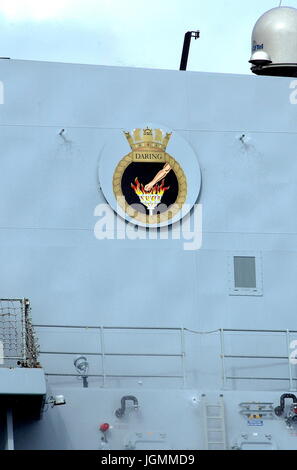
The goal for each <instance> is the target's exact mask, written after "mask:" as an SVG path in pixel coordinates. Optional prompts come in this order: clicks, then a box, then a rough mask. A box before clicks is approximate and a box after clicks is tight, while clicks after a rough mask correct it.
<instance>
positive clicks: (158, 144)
mask: <svg viewBox="0 0 297 470" xmlns="http://www.w3.org/2000/svg"><path fill="white" fill-rule="evenodd" d="M124 134H125V136H126V139H127V140H128V142H129V145H130V147H131V149H132V150H133V151H134V152H135V151H137V150H145V149H151V150H152V149H155V150H158V151H162V152H165V150H166V147H167V145H168V142H169V139H170V137H171V134H172V133H171V132H167V133H166V134H164V133H163V131H162V130H161V129H154V130H153V129H149V128H148V127H147V128H146V129H134V130H133V132H132V135H131V134H130V132H124Z"/></svg>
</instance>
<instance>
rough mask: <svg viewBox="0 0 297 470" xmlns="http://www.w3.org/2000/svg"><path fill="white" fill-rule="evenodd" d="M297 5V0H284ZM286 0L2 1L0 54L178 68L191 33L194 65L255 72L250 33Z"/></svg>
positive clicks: (213, 69)
mask: <svg viewBox="0 0 297 470" xmlns="http://www.w3.org/2000/svg"><path fill="white" fill-rule="evenodd" d="M283 4H285V5H288V6H294V7H297V0H290V1H287V2H283ZM278 5H279V0H260V1H259V0H249V1H243V0H205V1H203V0H0V56H4V57H11V58H14V59H27V60H30V59H31V60H46V61H57V62H75V63H84V64H86V63H89V64H103V65H121V66H135V67H149V68H166V69H178V68H179V63H180V57H181V51H182V45H183V37H184V33H185V32H186V31H189V30H197V29H200V31H201V39H199V40H197V41H195V40H192V45H191V51H190V56H189V62H188V70H201V71H208V72H224V73H250V71H249V64H248V60H249V58H250V37H251V32H252V29H253V26H254V24H255V22H256V21H257V19H258V18H259V16H261V14H262V13H264V12H265V11H266V10H269V9H270V8H274V7H276V6H278Z"/></svg>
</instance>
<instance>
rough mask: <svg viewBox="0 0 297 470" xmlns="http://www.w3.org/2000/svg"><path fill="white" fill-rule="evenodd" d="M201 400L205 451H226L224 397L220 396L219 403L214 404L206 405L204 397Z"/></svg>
mask: <svg viewBox="0 0 297 470" xmlns="http://www.w3.org/2000/svg"><path fill="white" fill-rule="evenodd" d="M202 398H203V409H204V430H205V444H206V449H207V450H226V449H227V442H226V427H225V406H224V396H223V395H220V397H219V402H218V403H216V404H210V403H208V402H207V399H206V395H202Z"/></svg>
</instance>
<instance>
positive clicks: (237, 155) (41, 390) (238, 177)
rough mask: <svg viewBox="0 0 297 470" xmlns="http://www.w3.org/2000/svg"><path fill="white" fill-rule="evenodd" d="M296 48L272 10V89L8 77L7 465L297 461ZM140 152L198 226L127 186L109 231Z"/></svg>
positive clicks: (141, 77) (2, 386)
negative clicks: (26, 461) (196, 452)
mask: <svg viewBox="0 0 297 470" xmlns="http://www.w3.org/2000/svg"><path fill="white" fill-rule="evenodd" d="M287 22H288V23H287ZM288 24H289V27H288V28H287V29H286V25H288ZM280 25H283V29H282V31H281V32H280V28H281V26H280ZM261 26H262V28H263V29H261ZM276 31H277V32H276ZM278 33H279V36H277V38H276V36H275V34H278ZM275 38H276V41H275ZM280 41H284V42H283V43H280ZM296 42H297V13H296V10H295V9H288V8H287V7H283V8H279V9H274V10H272V11H270V12H268V13H266V16H265V15H264V17H263V18H262V19H261V20H260V23H259V24H258V26H257V27H256V29H255V31H254V38H253V45H252V48H253V51H252V54H253V55H252V58H251V62H252V67H253V69H254V71H255V72H256V73H258V74H262V75H276V76H263V77H257V76H253V75H251V76H243V75H224V74H210V73H196V72H180V71H167V70H148V69H133V68H121V67H104V66H92V65H76V64H61V63H47V62H32V61H22V60H11V59H2V60H1V62H0V80H1V93H2V102H1V105H0V132H1V172H0V178H1V184H0V214H1V218H0V220H1V230H0V237H1V243H0V246H1V270H0V276H1V291H2V297H3V299H2V300H1V305H0V327H1V330H0V340H1V341H0V399H1V404H2V417H1V419H2V426H1V429H2V434H1V446H2V448H6V449H67V450H68V449H154V450H157V449H191V450H192V449H210V450H211V449H297V426H296V419H295V418H296V417H297V410H296V405H295V404H296V401H297V399H296V395H297V389H296V385H297V384H296V380H297V371H296V357H297V352H296V347H297V327H296V305H297V297H296V280H297V250H296V247H297V216H296V206H297V184H296V176H297V159H296V143H297V106H296V104H297V92H296V89H297V81H296V80H295V79H294V77H295V71H296V64H297V57H296V50H297V49H296V47H295V45H296ZM290 45H291V46H292V47H290ZM280 46H281V50H280V51H279V49H278V47H280ZM135 129H136V131H135ZM162 129H163V130H164V133H162V132H163V131H162ZM133 130H134V131H133ZM165 130H167V131H168V132H167V134H168V136H169V134H170V137H168V139H167V143H166V145H167V144H168V145H167V147H166V146H165V144H164V138H166V137H164V136H165V135H167V134H165ZM124 131H125V132H126V133H127V136H128V137H129V139H130V138H131V139H134V140H131V141H130V143H131V145H132V147H131V148H130V147H129V144H128V141H127V139H126V138H125V135H124ZM133 132H134V134H133ZM162 139H163V140H162ZM163 144H164V145H163ZM183 145H184V147H183ZM133 146H134V147H133ZM165 147H166V148H165ZM118 149H119V150H118ZM135 149H136V150H135ZM147 149H149V151H148V150H147ZM180 149H187V150H185V151H183V150H182V151H181V150H180ZM133 152H135V154H134V153H133ZM136 152H138V155H140V157H139V158H142V159H144V158H145V157H144V156H145V155H146V154H147V155H152V156H153V157H154V158H155V159H158V158H159V159H160V162H162V166H161V163H159V165H160V171H161V172H162V171H163V173H161V177H162V178H163V179H164V180H165V183H166V181H167V180H166V178H169V176H170V178H173V179H172V182H171V183H170V185H169V184H168V185H167V186H171V189H168V190H167V195H169V196H170V194H171V195H172V194H173V192H172V191H173V185H174V184H176V187H177V188H178V189H177V195H176V196H174V197H176V198H181V199H180V200H181V201H182V202H181V203H180V204H181V205H182V204H183V203H184V201H185V200H186V198H188V197H190V196H191V197H192V195H193V194H194V195H195V194H196V193H195V191H196V192H197V194H196V196H198V197H196V196H195V197H196V201H194V202H195V204H196V206H197V204H198V206H197V207H198V209H197V210H199V211H200V212H199V214H200V216H199V217H198V218H197V219H195V207H194V205H193V204H192V205H193V207H190V209H191V210H189V211H188V213H187V214H186V215H185V217H180V218H179V220H176V222H174V223H173V224H171V223H169V224H167V226H166V222H164V223H163V226H162V227H161V228H160V224H159V226H158V223H159V222H160V220H161V217H162V215H160V219H158V217H159V216H157V215H155V214H156V213H155V212H154V211H155V210H156V208H155V207H153V205H154V204H153V203H152V202H154V201H156V199H154V198H153V195H152V193H151V192H150V191H151V190H147V191H146V190H145V189H144V185H146V184H148V181H144V185H143V187H142V189H141V184H142V181H140V178H141V176H140V175H139V174H136V175H134V176H138V178H139V186H137V184H136V183H135V178H134V176H133V181H132V180H131V183H133V185H134V186H135V188H136V190H135V191H138V193H139V194H137V193H136V195H137V197H138V196H139V199H140V201H144V203H145V204H146V203H147V204H150V208H149V211H150V212H146V206H145V204H144V203H143V202H141V204H142V205H141V208H142V209H139V212H138V213H137V214H138V215H137V217H138V219H137V220H138V222H137V223H136V222H135V220H134V221H133V213H132V212H131V211H130V212H129V210H130V209H129V210H128V209H127V206H125V201H124V205H122V206H121V207H120V208H119V209H118V212H117V208H115V207H113V206H112V201H113V198H114V195H115V194H116V193H117V192H121V191H122V192H123V195H124V196H125V191H126V189H125V188H124V186H123V185H124V183H121V181H123V179H122V180H121V179H120V176H121V177H122V178H124V175H126V173H124V171H127V168H132V166H131V167H130V166H129V165H132V163H135V165H136V164H137V163H136V162H134V161H132V159H133V158H134V155H136ZM179 152H181V153H180V154H179ZM125 155H126V157H125ZM179 155H180V156H179ZM153 157H147V158H153ZM125 158H126V160H125V161H124V159H125ZM135 158H136V157H135ZM129 159H130V160H129ZM103 160H104V165H103ZM143 161H144V160H143ZM113 162H118V163H116V164H115V163H113ZM125 162H126V163H125ZM176 162H179V166H178V167H177V166H175V165H177V163H176ZM154 164H157V163H154ZM102 165H103V166H102ZM121 165H122V166H121ZM123 165H126V167H125V170H124V166H123ZM143 165H145V163H143ZM166 165H167V166H166ZM191 165H192V166H193V168H199V172H200V173H199V175H198V170H197V174H196V173H195V172H196V170H195V171H194V170H193V172H191V171H190V170H187V168H191ZM138 168H139V169H140V168H149V167H140V166H139V167H136V169H137V171H138ZM152 168H153V167H152ZM109 171H110V175H111V176H110V177H109V176H108V175H109V173H108V172H109ZM131 171H132V170H131ZM135 171H136V170H135ZM104 172H106V173H104ZM166 172H167V173H166ZM170 172H171V173H170ZM191 173H192V174H191ZM105 174H106V177H104V175H105ZM102 175H103V176H102ZM112 175H114V176H113V177H112ZM119 175H120V176H119ZM131 175H132V173H131ZM162 175H163V176H162ZM164 175H165V176H164ZM153 176H154V174H153V173H152V178H153ZM174 176H176V180H174ZM200 176H201V186H200V187H199V188H198V186H197V185H194V184H191V181H194V180H195V178H196V180H197V181H198V180H199V181H200V179H199V178H200ZM129 177H130V176H129ZM127 178H128V176H127ZM154 178H157V179H158V173H157V174H156V176H154ZM193 178H194V180H193ZM130 179H131V178H130ZM196 180H195V181H196ZM127 181H128V183H129V184H130V180H129V179H127ZM152 181H154V179H152ZM175 181H177V183H176V182H175ZM165 183H164V184H165ZM153 184H155V186H152V187H155V188H156V190H155V196H154V197H157V196H156V194H159V193H160V194H161V190H160V186H161V181H159V182H157V183H152V185H153ZM197 184H198V183H197ZM194 186H195V187H194ZM163 187H164V186H163ZM109 188H110V189H109ZM127 188H128V189H127V194H128V190H129V191H131V186H129V185H128V186H127ZM139 188H140V189H139ZM181 188H183V191H184V192H183V193H182V194H181V192H182V191H181ZM141 191H142V192H141ZM158 191H159V193H158ZM170 191H171V193H170ZM129 194H131V197H132V193H129ZM165 194H166V193H165ZM167 195H166V197H167ZM140 196H141V197H140ZM169 196H168V197H169ZM133 197H136V196H135V195H134V193H133ZM158 197H160V198H161V197H164V198H165V196H164V194H161V196H160V195H159V196H158ZM172 197H173V196H172ZM141 198H142V199H141ZM182 198H184V199H182ZM177 200H178V199H177ZM126 202H127V201H126ZM157 202H158V201H157ZM192 202H193V201H192ZM139 203H140V202H139ZM104 207H105V208H106V211H107V213H106V214H103V208H104ZM180 207H181V206H178V208H177V211H179V210H180ZM108 208H109V209H108ZM108 210H109V212H108ZM121 211H122V212H121ZM125 211H126V212H125ZM141 211H142V212H141ZM178 214H179V212H177V213H175V214H174V215H173V216H172V217H173V218H174V217H176V218H178V217H179V216H178ZM103 217H106V222H104V223H103V222H102V218H103ZM154 217H155V218H154ZM143 220H144V221H148V220H149V221H150V223H151V225H152V227H153V229H152V230H149V229H147V228H146V227H145V222H142V221H143ZM162 220H163V219H162ZM164 220H165V219H164ZM172 220H174V219H172ZM197 220H198V221H199V224H198V225H197V223H196V222H197ZM195 221H196V222H195ZM183 223H187V224H188V225H187V229H186V231H184V232H182V235H180V236H179V237H178V236H176V233H177V232H176V227H177V226H179V227H180V226H182V224H183ZM98 227H99V228H100V230H101V231H100V234H99V235H98V231H97V232H96V230H97V229H98ZM158 227H159V228H158ZM166 227H167V229H168V230H167V232H166ZM166 237H167V238H166ZM199 237H201V243H198V244H196V245H195V243H194V242H195V240H196V241H197V240H198V239H200V238H199ZM191 243H192V245H193V244H194V245H195V246H194V248H193V249H186V248H185V247H187V246H188V245H189V244H191ZM187 244H188V245H187ZM188 248H189V247H188ZM24 296H25V298H24ZM58 405H60V406H58Z"/></svg>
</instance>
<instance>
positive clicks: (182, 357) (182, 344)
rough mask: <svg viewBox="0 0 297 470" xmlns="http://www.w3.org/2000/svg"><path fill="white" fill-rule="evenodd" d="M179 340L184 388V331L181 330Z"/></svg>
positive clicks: (184, 384) (184, 385)
mask: <svg viewBox="0 0 297 470" xmlns="http://www.w3.org/2000/svg"><path fill="white" fill-rule="evenodd" d="M180 339H181V364H182V376H183V388H185V387H186V369H185V356H186V350H185V330H184V328H181V330H180Z"/></svg>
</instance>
